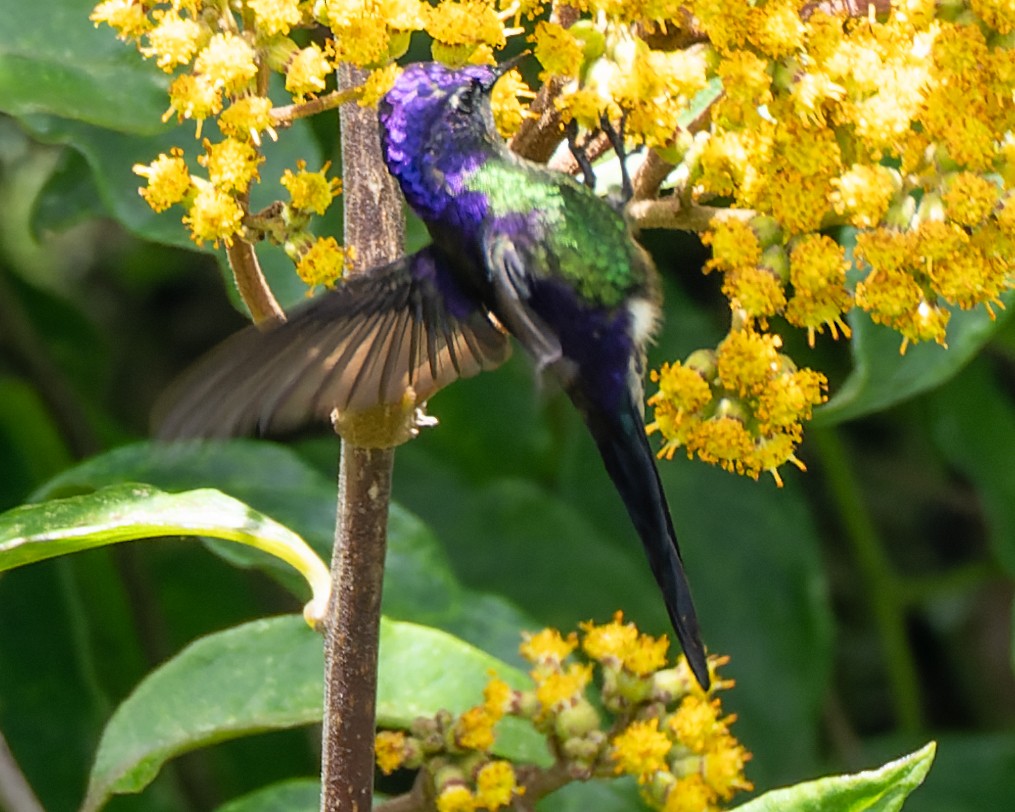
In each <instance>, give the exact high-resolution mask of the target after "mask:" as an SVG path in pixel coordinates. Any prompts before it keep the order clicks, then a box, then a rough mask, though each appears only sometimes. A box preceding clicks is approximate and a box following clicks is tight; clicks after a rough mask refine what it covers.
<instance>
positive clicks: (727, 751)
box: [702, 735, 754, 801]
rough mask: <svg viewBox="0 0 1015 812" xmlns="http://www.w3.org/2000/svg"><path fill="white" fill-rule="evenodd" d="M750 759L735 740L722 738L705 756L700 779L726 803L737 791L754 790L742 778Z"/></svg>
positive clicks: (749, 783) (749, 755) (751, 785)
mask: <svg viewBox="0 0 1015 812" xmlns="http://www.w3.org/2000/svg"><path fill="white" fill-rule="evenodd" d="M750 758H751V754H750V753H748V752H747V751H746V750H745V749H744V748H743V747H742V746H741V744H740V743H739V742H738V741H737V740H736V739H734V738H733V737H732V736H729V735H726V736H722V737H720V738H719V739H718V740H717V741H716V742H715V744H713V746H712V747H711V748H710V749H709V752H708V753H706V754H705V757H704V765H703V768H702V777H703V778H704V779H705V783H706V784H708V786H709V787H710V788H711V789H712V791H713V792H715V794H716V795H717V796H718V797H719V798H721V799H723V800H724V801H728V800H729V799H730V798H732V797H733V795H734V794H735V793H736V792H738V791H739V790H749V789H753V788H754V785H753V784H751V782H750V781H748V780H747V779H746V778H745V777H744V765H745V764H746V763H747V761H748V760H749V759H750Z"/></svg>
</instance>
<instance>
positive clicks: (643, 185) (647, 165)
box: [631, 149, 675, 200]
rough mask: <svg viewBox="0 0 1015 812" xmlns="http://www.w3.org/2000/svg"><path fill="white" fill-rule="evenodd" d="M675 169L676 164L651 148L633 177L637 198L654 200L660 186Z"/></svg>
mask: <svg viewBox="0 0 1015 812" xmlns="http://www.w3.org/2000/svg"><path fill="white" fill-rule="evenodd" d="M674 169H675V167H674V165H673V164H671V163H670V162H669V161H667V160H665V159H664V158H662V157H661V156H660V155H659V153H658V152H656V151H655V150H654V149H650V150H649V151H648V154H647V155H646V156H645V160H644V161H642V162H641V165H640V166H639V167H638V170H637V171H636V172H635V173H634V177H633V178H631V184H632V186H634V199H635V200H652V199H654V198H655V196H656V195H657V194H658V193H659V187H660V186H661V185H662V182H663V181H664V180H666V177H667V176H668V175H669V174H670V172H672V171H673V170H674Z"/></svg>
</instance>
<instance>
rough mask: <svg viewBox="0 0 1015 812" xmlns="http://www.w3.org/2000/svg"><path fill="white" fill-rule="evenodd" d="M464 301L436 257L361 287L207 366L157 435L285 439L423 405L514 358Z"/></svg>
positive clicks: (318, 302)
mask: <svg viewBox="0 0 1015 812" xmlns="http://www.w3.org/2000/svg"><path fill="white" fill-rule="evenodd" d="M468 301H469V300H468V299H467V298H466V297H465V296H464V295H463V293H462V291H460V290H459V289H458V288H457V286H456V283H455V281H454V278H453V277H452V276H451V274H450V273H449V272H448V271H447V269H446V268H445V266H444V264H443V260H442V258H441V255H440V254H438V253H437V252H436V251H435V250H434V249H432V248H425V249H423V250H422V251H419V252H417V253H415V254H413V255H411V256H408V257H405V258H403V259H401V260H399V261H397V262H394V263H392V264H391V265H387V266H385V267H382V268H378V269H376V270H375V271H372V272H369V273H365V274H361V275H357V276H354V277H352V278H350V279H349V280H348V281H347V282H345V283H343V284H342V285H340V286H339V287H337V288H336V289H335V290H333V291H329V292H328V293H326V294H324V295H322V296H319V297H318V298H316V299H314V300H312V301H310V302H307V303H306V304H305V305H302V306H300V307H298V308H296V309H295V310H294V311H293V312H292V313H291V315H290V316H289V319H288V320H287V321H286V322H285V323H283V324H280V325H279V326H277V327H274V328H272V329H269V330H267V331H264V332H262V331H258V330H257V329H255V328H253V327H250V328H247V329H246V330H243V331H241V332H240V333H238V334H237V335H235V336H233V337H232V338H231V339H229V340H227V341H225V342H224V343H223V344H222V345H220V346H219V347H218V348H216V349H215V350H213V351H212V352H211V353H210V354H209V355H208V356H207V357H206V358H205V359H203V360H202V361H199V362H198V364H197V365H196V366H195V367H194V368H193V369H192V370H190V371H189V372H187V373H185V374H184V376H183V377H182V378H181V379H180V380H179V381H178V382H177V383H176V384H175V385H174V386H173V387H172V388H171V389H170V391H169V393H168V394H167V396H166V397H165V398H164V399H163V402H162V403H161V404H160V407H159V408H158V409H157V417H156V426H157V433H158V435H159V436H160V437H162V438H165V439H174V438H181V437H213V436H229V435H234V434H245V433H249V432H251V431H254V430H258V431H261V432H267V431H275V432H277V431H288V430H292V429H295V428H299V427H300V426H302V425H305V424H307V423H310V422H313V421H315V420H322V419H327V418H328V417H329V416H330V415H331V413H332V411H333V410H335V409H338V410H339V411H347V410H351V411H357V410H362V409H366V408H369V407H371V406H376V405H378V404H382V403H398V402H400V401H401V399H402V396H403V394H404V392H405V391H406V389H407V388H408V387H410V386H411V387H412V388H413V390H414V391H415V393H416V398H417V400H420V401H422V400H425V399H427V398H429V397H430V396H431V395H433V394H434V393H435V392H436V391H438V390H439V389H441V388H443V387H444V386H447V385H448V384H449V383H451V382H452V381H454V380H457V379H458V378H467V377H470V376H472V375H475V374H477V373H478V372H480V371H482V370H485V369H492V368H493V367H496V366H498V365H499V364H501V363H502V362H503V361H504V360H505V359H506V358H507V357H508V355H509V354H510V344H509V342H508V339H507V336H505V335H504V333H503V332H502V331H501V330H500V329H498V327H497V326H496V325H495V324H494V322H493V321H492V320H491V319H490V317H489V315H488V314H487V313H486V312H485V311H484V310H483V309H482V308H481V307H479V306H478V305H477V306H473V307H471V308H470V307H468V306H466V304H465V303H467V302H468ZM449 302H453V303H454V306H451V305H449ZM158 414H161V417H159V416H158Z"/></svg>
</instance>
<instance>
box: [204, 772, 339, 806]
mask: <svg viewBox="0 0 1015 812" xmlns="http://www.w3.org/2000/svg"><path fill="white" fill-rule="evenodd" d="M320 808H321V782H320V781H318V780H317V779H313V778H297V779H294V780H292V781H283V782H280V783H278V784H272V785H271V786H268V787H264V788H263V789H259V790H257V791H256V792H251V793H249V794H248V795H244V796H243V797H242V798H236V799H235V800H232V801H230V802H229V803H227V804H225V805H224V806H220V807H219V808H218V809H217V810H216V812H317V810H319V809H320Z"/></svg>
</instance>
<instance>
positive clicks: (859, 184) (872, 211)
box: [831, 164, 901, 228]
mask: <svg viewBox="0 0 1015 812" xmlns="http://www.w3.org/2000/svg"><path fill="white" fill-rule="evenodd" d="M900 182H901V181H900V178H899V177H898V173H897V172H893V171H892V170H891V169H888V168H887V167H884V166H879V165H874V166H869V165H867V164H853V165H852V166H851V167H850V168H849V169H847V170H846V171H845V172H843V173H842V174H841V175H840V176H839V177H837V178H834V179H833V180H832V187H833V189H834V191H833V192H832V194H831V203H832V207H833V208H834V209H835V212H836V214H840V215H846V216H848V217H849V222H850V223H851V224H852V225H854V226H857V227H860V228H871V227H873V226H876V225H878V224H879V223H880V222H881V218H883V217H884V216H885V212H887V211H888V207H889V206H890V205H891V202H892V199H893V198H894V197H895V195H896V193H897V190H898V188H899V186H900Z"/></svg>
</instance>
